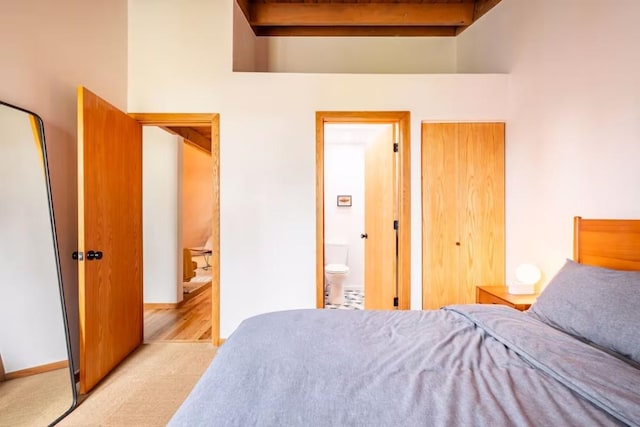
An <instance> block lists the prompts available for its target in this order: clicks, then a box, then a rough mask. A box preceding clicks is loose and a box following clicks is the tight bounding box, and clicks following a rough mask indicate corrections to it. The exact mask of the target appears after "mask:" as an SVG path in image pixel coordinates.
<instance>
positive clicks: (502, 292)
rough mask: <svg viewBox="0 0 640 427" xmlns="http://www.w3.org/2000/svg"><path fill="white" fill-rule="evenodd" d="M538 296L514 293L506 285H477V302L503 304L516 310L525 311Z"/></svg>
mask: <svg viewBox="0 0 640 427" xmlns="http://www.w3.org/2000/svg"><path fill="white" fill-rule="evenodd" d="M536 298H538V294H533V295H512V294H510V293H509V291H508V289H507V287H506V286H478V287H476V303H477V304H502V305H508V306H509V307H511V308H515V309H516V310H520V311H524V310H527V309H528V308H529V307H531V304H533V303H534V302H535V301H536Z"/></svg>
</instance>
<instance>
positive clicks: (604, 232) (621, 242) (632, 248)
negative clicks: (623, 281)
mask: <svg viewBox="0 0 640 427" xmlns="http://www.w3.org/2000/svg"><path fill="white" fill-rule="evenodd" d="M573 259H574V261H577V262H579V263H581V264H587V265H595V266H598V267H606V268H613V269H616V270H640V220H635V219H582V218H581V217H579V216H577V217H574V219H573Z"/></svg>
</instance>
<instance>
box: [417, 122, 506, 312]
mask: <svg viewBox="0 0 640 427" xmlns="http://www.w3.org/2000/svg"><path fill="white" fill-rule="evenodd" d="M503 283H504V123H423V125H422V307H423V309H437V308H440V307H442V306H445V305H448V304H467V303H473V302H475V288H476V286H479V285H487V284H503Z"/></svg>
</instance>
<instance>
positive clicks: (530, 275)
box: [516, 264, 542, 285]
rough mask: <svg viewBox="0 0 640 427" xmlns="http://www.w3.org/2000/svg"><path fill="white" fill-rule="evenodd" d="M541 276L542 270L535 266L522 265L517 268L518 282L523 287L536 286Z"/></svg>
mask: <svg viewBox="0 0 640 427" xmlns="http://www.w3.org/2000/svg"><path fill="white" fill-rule="evenodd" d="M541 276H542V273H541V272H540V269H539V268H538V267H537V266H536V265H533V264H520V265H519V266H518V268H516V280H517V281H518V282H519V283H521V284H523V285H535V284H536V283H538V282H539V281H540V277H541Z"/></svg>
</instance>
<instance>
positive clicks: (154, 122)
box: [129, 113, 218, 127]
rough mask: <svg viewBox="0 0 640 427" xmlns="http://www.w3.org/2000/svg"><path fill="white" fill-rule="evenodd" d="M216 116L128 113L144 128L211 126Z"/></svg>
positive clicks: (207, 114) (204, 114)
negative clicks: (144, 126)
mask: <svg viewBox="0 0 640 427" xmlns="http://www.w3.org/2000/svg"><path fill="white" fill-rule="evenodd" d="M217 116H218V115H217V114H209V113H129V117H131V118H133V119H135V120H137V121H138V122H140V124H142V125H146V126H202V127H206V126H211V121H212V120H214V119H217Z"/></svg>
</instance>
